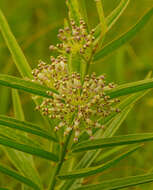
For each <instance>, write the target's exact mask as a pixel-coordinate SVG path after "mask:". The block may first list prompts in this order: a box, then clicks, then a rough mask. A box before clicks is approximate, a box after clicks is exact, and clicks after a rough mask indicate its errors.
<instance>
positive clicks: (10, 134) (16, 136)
mask: <svg viewBox="0 0 153 190" xmlns="http://www.w3.org/2000/svg"><path fill="white" fill-rule="evenodd" d="M0 135H2V136H3V137H5V138H8V139H10V140H14V141H16V142H19V143H21V144H27V145H30V146H31V145H32V146H34V147H36V148H37V147H40V148H42V147H43V146H42V144H41V143H40V142H39V141H35V140H33V139H32V138H30V137H28V136H25V134H24V133H21V132H20V133H19V132H18V131H16V130H14V129H11V128H4V126H2V125H0Z"/></svg>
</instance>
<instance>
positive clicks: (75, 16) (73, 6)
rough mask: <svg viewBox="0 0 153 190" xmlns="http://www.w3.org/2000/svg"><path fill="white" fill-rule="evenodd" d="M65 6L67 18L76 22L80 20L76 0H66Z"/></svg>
mask: <svg viewBox="0 0 153 190" xmlns="http://www.w3.org/2000/svg"><path fill="white" fill-rule="evenodd" d="M66 3H67V7H68V9H69V18H70V20H71V19H72V20H74V21H75V22H76V24H79V22H80V18H81V15H80V12H79V4H78V1H77V0H67V1H66Z"/></svg>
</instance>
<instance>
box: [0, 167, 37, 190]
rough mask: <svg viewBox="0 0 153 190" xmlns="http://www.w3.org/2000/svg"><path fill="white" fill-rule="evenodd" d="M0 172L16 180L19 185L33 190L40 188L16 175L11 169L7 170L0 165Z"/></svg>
mask: <svg viewBox="0 0 153 190" xmlns="http://www.w3.org/2000/svg"><path fill="white" fill-rule="evenodd" d="M0 172H1V173H3V174H5V175H8V176H10V177H12V178H14V179H16V180H18V181H19V182H20V183H24V184H25V185H28V186H29V187H32V188H33V189H35V190H40V188H39V187H38V186H37V185H36V184H35V183H34V182H33V181H31V180H30V179H28V178H26V177H24V176H22V175H20V174H18V173H17V172H15V171H13V170H12V169H8V168H6V167H4V166H2V165H0Z"/></svg>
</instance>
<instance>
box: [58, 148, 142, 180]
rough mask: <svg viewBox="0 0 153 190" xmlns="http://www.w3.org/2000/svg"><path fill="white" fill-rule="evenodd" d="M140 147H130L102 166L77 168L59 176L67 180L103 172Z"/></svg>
mask: <svg viewBox="0 0 153 190" xmlns="http://www.w3.org/2000/svg"><path fill="white" fill-rule="evenodd" d="M140 147H141V146H140V145H139V146H138V145H137V146H135V147H132V148H129V150H128V151H126V152H124V153H122V154H120V155H119V156H117V157H115V158H114V159H113V160H110V161H108V162H107V163H105V164H102V165H100V166H96V167H90V168H85V169H80V170H75V171H72V172H68V173H63V174H60V175H59V176H58V177H59V178H60V179H62V180H65V179H73V178H82V177H88V176H91V175H95V174H97V173H100V172H103V171H104V170H106V169H108V168H110V167H112V166H113V165H114V164H116V163H117V162H119V161H120V160H122V159H124V158H126V157H127V156H128V155H129V154H131V153H133V152H134V151H136V150H137V149H138V148H140Z"/></svg>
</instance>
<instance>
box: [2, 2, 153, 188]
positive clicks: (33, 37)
mask: <svg viewBox="0 0 153 190" xmlns="http://www.w3.org/2000/svg"><path fill="white" fill-rule="evenodd" d="M86 2H87V10H88V16H89V23H90V27H91V28H93V27H94V26H96V24H97V23H98V16H97V14H96V7H95V4H94V1H93V0H86ZM119 2H120V0H103V3H104V10H105V15H108V14H109V13H110V12H111V11H112V10H113V9H114V8H115V7H116V6H117V5H118V3H119ZM151 6H153V0H131V3H130V4H129V6H128V8H127V9H126V11H125V12H124V14H123V15H122V17H121V18H120V19H119V20H118V22H117V23H116V25H115V26H113V28H112V30H111V31H110V32H109V33H108V35H107V38H106V40H105V43H107V42H109V41H111V40H113V39H114V38H116V37H117V36H118V35H120V34H121V33H123V32H125V31H127V30H128V29H129V27H131V26H132V25H133V24H135V23H136V22H137V20H138V19H139V18H140V17H141V16H142V15H143V14H144V13H145V12H146V11H147V10H148V9H149V8H150V7H151ZM0 8H1V9H2V11H3V12H4V14H5V16H6V18H7V20H8V22H9V25H10V27H11V29H12V31H13V33H14V35H15V37H16V38H17V41H18V43H19V44H20V46H21V47H22V49H23V51H24V53H25V55H26V57H27V59H28V61H29V63H30V65H31V67H32V68H34V67H35V66H36V65H37V63H38V60H40V59H41V60H44V61H47V62H49V57H50V52H49V50H48V47H49V45H50V44H56V43H57V41H58V40H57V37H56V35H57V31H58V29H59V28H60V27H62V24H63V21H64V18H65V17H67V8H66V6H65V0H13V1H11V0H0ZM92 70H94V71H96V72H97V74H101V73H106V75H107V79H108V80H109V81H114V82H115V83H118V84H121V83H125V82H132V81H136V80H141V79H144V77H145V76H146V75H147V73H148V72H149V71H153V18H152V19H151V21H150V22H149V23H148V24H147V25H146V26H145V28H143V30H141V32H139V33H138V34H137V36H136V37H134V38H133V40H132V41H130V42H129V43H128V44H126V45H124V46H123V47H122V48H120V49H119V50H117V51H115V52H114V53H113V54H111V55H110V56H108V57H106V58H105V59H103V60H101V61H100V62H98V63H96V64H94V65H93V66H92ZM0 73H5V74H11V75H17V76H18V75H19V73H18V71H17V69H16V67H15V65H14V63H13V61H12V58H11V55H10V53H9V51H8V49H7V47H6V45H5V43H4V41H3V39H2V36H1V34H0ZM21 95H22V103H23V108H24V113H25V118H26V120H28V121H33V122H38V123H41V122H42V121H41V120H40V117H39V115H38V113H36V112H35V111H34V104H33V102H32V100H31V97H30V96H29V95H28V94H26V93H21ZM0 114H7V115H13V109H12V100H11V90H10V89H9V88H6V87H5V88H4V87H1V86H0ZM136 132H153V96H152V91H151V92H150V93H149V94H148V95H147V96H145V97H144V98H143V99H142V100H140V101H139V102H138V103H137V104H136V106H135V107H134V109H133V110H132V112H131V113H130V114H129V115H128V117H127V119H126V121H125V122H124V123H123V125H122V126H121V128H120V130H119V131H118V133H122V134H127V133H136ZM0 150H1V149H0ZM0 157H1V161H2V162H5V163H8V160H7V159H6V155H4V153H3V152H2V150H1V153H0ZM152 163H153V144H152V143H147V144H145V146H144V147H143V149H141V150H140V151H138V152H137V153H134V154H133V155H132V156H131V157H130V158H129V159H126V160H124V161H121V162H120V163H119V164H117V165H116V167H114V168H113V169H111V170H107V172H105V173H104V174H103V175H102V176H99V177H97V176H96V178H91V179H90V178H89V181H92V180H93V179H94V180H95V181H99V180H100V181H101V180H103V179H108V178H114V177H121V176H127V175H135V174H140V173H145V172H148V171H149V170H150V169H151V168H153V166H152ZM42 172H43V169H42ZM8 181H9V182H10V184H13V183H14V182H13V181H12V180H11V179H10V178H7V177H6V176H3V175H0V186H3V185H4V186H5V185H6V182H7V183H8ZM12 187H13V185H12ZM128 189H134V190H141V189H142V190H143V189H149V190H150V189H153V185H152V184H149V185H142V186H138V187H134V188H132V187H131V188H128Z"/></svg>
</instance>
